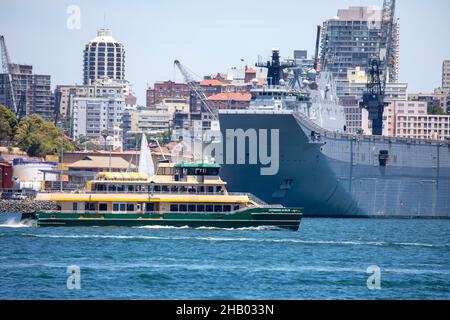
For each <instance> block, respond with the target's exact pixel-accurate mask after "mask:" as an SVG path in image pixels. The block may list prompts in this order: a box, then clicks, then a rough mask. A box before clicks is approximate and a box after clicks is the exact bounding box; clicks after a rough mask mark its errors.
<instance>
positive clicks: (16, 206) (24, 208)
mask: <svg viewBox="0 0 450 320" xmlns="http://www.w3.org/2000/svg"><path fill="white" fill-rule="evenodd" d="M56 209H57V205H56V203H55V202H50V201H36V200H0V213H23V212H33V211H38V210H56Z"/></svg>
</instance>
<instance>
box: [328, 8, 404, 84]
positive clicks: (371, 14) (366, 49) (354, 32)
mask: <svg viewBox="0 0 450 320" xmlns="http://www.w3.org/2000/svg"><path fill="white" fill-rule="evenodd" d="M381 21H382V11H381V10H379V9H376V8H374V7H350V8H348V9H341V10H338V14H337V16H335V17H333V18H332V19H330V20H327V21H325V22H324V23H323V28H322V40H321V62H322V69H325V70H327V71H330V72H332V73H333V76H334V77H335V79H336V81H337V84H338V87H339V86H345V85H346V84H347V83H348V79H347V71H348V70H349V69H355V68H357V67H360V68H362V69H364V70H365V71H366V73H367V74H368V71H369V68H370V62H371V60H372V59H379V52H380V47H381V48H382V49H383V48H385V47H386V39H383V38H384V37H382V36H381V35H382V32H381V29H382V23H381ZM391 47H392V54H393V57H394V60H395V61H396V63H395V64H394V65H393V66H391V67H390V74H391V77H390V79H389V81H390V82H397V81H398V67H397V66H398V58H399V23H398V21H396V22H395V24H394V29H393V41H392V43H391Z"/></svg>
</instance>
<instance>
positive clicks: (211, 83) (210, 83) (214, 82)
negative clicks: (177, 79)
mask: <svg viewBox="0 0 450 320" xmlns="http://www.w3.org/2000/svg"><path fill="white" fill-rule="evenodd" d="M200 85H201V86H205V87H206V86H221V85H222V82H220V81H219V80H216V79H208V80H202V81H201V82H200Z"/></svg>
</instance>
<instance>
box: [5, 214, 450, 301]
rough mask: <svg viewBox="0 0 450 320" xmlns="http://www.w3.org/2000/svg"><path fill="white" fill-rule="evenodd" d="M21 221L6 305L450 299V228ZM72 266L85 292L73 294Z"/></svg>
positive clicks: (8, 247)
mask: <svg viewBox="0 0 450 320" xmlns="http://www.w3.org/2000/svg"><path fill="white" fill-rule="evenodd" d="M15 219H18V216H17V215H8V214H5V215H0V299H288V300H291V299H295V300H297V299H450V220H382V219H381V220H375V219H367V220H366V219H361V220H357V219H304V220H303V221H302V224H301V226H300V231H299V232H292V231H282V230H261V229H256V230H214V229H200V230H198V229H196V230H193V229H187V228H178V229H170V228H36V227H28V226H24V225H21V224H19V223H18V222H17V220H15ZM74 265H75V266H78V267H79V268H80V286H81V288H80V289H68V287H67V279H68V277H69V276H70V274H68V273H67V267H68V266H74ZM370 266H378V267H379V268H380V272H381V273H380V275H381V278H380V286H381V288H380V289H375V290H369V289H368V285H367V280H368V278H369V277H370V276H371V275H372V273H367V268H368V267H370Z"/></svg>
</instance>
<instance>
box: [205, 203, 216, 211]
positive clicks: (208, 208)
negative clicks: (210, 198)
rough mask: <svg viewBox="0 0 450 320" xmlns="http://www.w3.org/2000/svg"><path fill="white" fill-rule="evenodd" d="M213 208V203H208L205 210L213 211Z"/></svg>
mask: <svg viewBox="0 0 450 320" xmlns="http://www.w3.org/2000/svg"><path fill="white" fill-rule="evenodd" d="M213 210H214V206H213V205H212V204H207V205H206V206H205V211H206V212H213Z"/></svg>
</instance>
